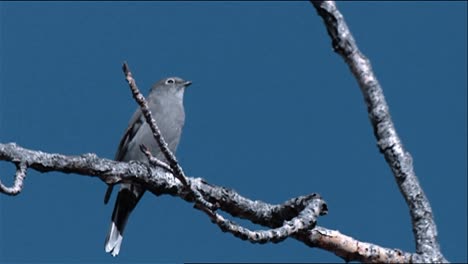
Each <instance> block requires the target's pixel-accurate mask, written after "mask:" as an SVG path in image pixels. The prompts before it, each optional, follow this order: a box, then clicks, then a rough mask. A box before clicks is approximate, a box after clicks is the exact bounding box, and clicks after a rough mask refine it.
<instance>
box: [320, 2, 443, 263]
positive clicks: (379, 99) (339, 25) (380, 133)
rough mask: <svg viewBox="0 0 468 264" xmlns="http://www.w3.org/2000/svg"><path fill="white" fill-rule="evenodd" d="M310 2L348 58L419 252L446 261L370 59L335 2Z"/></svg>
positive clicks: (337, 47)
mask: <svg viewBox="0 0 468 264" xmlns="http://www.w3.org/2000/svg"><path fill="white" fill-rule="evenodd" d="M311 2H312V4H313V6H314V7H315V8H316V10H317V12H318V14H319V15H320V16H321V17H322V18H323V21H324V23H325V25H326V27H327V31H328V34H329V35H330V37H331V39H332V46H333V49H334V50H335V52H336V53H338V54H339V55H341V57H342V58H343V59H344V60H345V62H346V64H348V66H349V68H350V69H351V72H352V73H353V75H354V77H355V78H356V80H357V81H358V83H359V87H360V88H361V92H362V94H363V96H364V100H365V102H366V104H367V111H368V113H369V119H370V121H371V123H372V127H373V129H374V135H375V137H376V139H377V143H378V146H379V149H380V151H381V153H383V154H384V157H385V160H386V161H387V163H388V165H389V166H390V168H391V170H392V172H393V175H394V176H395V179H396V182H397V184H398V187H399V188H400V191H401V193H402V195H403V197H404V198H405V200H406V203H407V205H408V207H409V209H410V215H411V221H412V224H413V233H414V236H415V240H416V252H417V253H418V254H421V256H422V257H423V259H421V260H423V261H430V262H440V261H442V262H447V260H446V259H445V258H444V256H443V255H442V253H441V251H440V246H439V243H438V241H437V227H436V224H435V222H434V219H433V216H432V209H431V206H430V204H429V200H428V199H427V197H426V195H425V194H424V191H423V189H422V188H421V186H420V184H419V181H418V178H417V177H416V174H415V172H414V168H413V162H412V158H411V155H410V153H409V152H407V151H406V150H405V148H404V147H403V144H402V142H401V140H400V138H399V137H398V134H397V132H396V129H395V126H394V124H393V121H392V119H391V116H390V111H389V108H388V105H387V102H386V101H385V97H384V94H383V90H382V87H381V86H380V84H379V82H378V80H377V77H376V76H375V74H374V72H373V71H372V67H371V64H370V61H369V60H368V59H367V58H366V57H365V56H364V55H363V54H362V53H361V52H360V51H359V49H358V46H357V44H356V42H355V40H354V38H353V35H352V34H351V32H350V30H349V28H348V26H347V24H346V22H345V20H344V18H343V15H342V14H341V13H340V11H339V10H338V9H337V7H336V4H335V2H334V1H311Z"/></svg>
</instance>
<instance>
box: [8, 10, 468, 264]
mask: <svg viewBox="0 0 468 264" xmlns="http://www.w3.org/2000/svg"><path fill="white" fill-rule="evenodd" d="M338 6H339V8H340V10H341V11H342V13H343V14H344V16H345V18H346V21H347V22H348V25H349V26H350V28H351V30H352V32H353V34H354V36H355V38H356V40H357V43H358V45H359V47H360V48H361V50H362V51H363V52H364V54H365V55H366V56H368V57H369V58H370V60H371V62H372V65H373V68H374V70H375V72H376V74H377V76H378V79H379V80H380V82H381V84H382V86H383V88H384V92H385V95H386V99H387V101H388V103H389V105H390V110H391V114H392V117H393V121H394V122H395V125H396V128H397V130H398V133H399V135H400V137H401V139H402V141H403V143H404V144H405V147H406V148H407V150H408V151H410V152H411V154H412V155H413V158H414V165H415V170H416V174H417V175H418V177H419V180H420V182H421V184H422V186H423V188H424V190H425V192H426V195H427V196H428V197H429V199H430V202H431V205H432V208H433V211H434V215H435V220H436V222H437V225H438V230H439V241H440V243H441V247H442V250H443V253H444V254H445V256H446V257H447V258H448V259H449V260H450V261H464V262H466V261H467V251H466V248H467V235H466V234H467V165H466V159H467V151H466V148H467V141H466V137H467V124H466V120H467V116H466V113H467V109H466V98H467V94H466V91H467V75H466V72H467V53H466V50H467V28H466V24H467V23H466V22H467V4H466V2H394V3H390V2H384V3H382V2H357V3H345V2H339V3H338ZM0 38H1V39H0V58H1V63H0V142H2V143H6V142H16V143H18V144H19V145H21V146H23V147H26V148H31V149H36V150H42V151H46V152H57V153H64V154H69V155H78V154H82V153H88V152H93V153H96V154H97V155H99V156H100V157H104V158H113V156H114V153H115V150H116V147H117V145H118V142H119V140H120V137H121V135H122V133H123V131H124V129H125V128H126V126H127V122H128V120H129V118H130V116H131V115H132V113H133V111H134V110H135V108H136V103H135V102H134V101H133V99H132V98H131V94H130V92H129V89H128V86H127V84H126V82H125V80H124V76H123V74H122V72H121V64H122V62H123V61H124V60H127V61H128V62H129V65H130V67H131V69H132V70H133V73H134V76H135V78H136V80H137V84H138V85H139V86H140V88H141V89H142V90H144V91H145V93H146V92H147V91H148V90H149V87H150V86H151V84H152V83H153V82H155V81H158V80H159V79H161V78H163V77H167V76H172V75H177V76H180V77H183V78H184V79H187V80H192V81H193V85H192V86H191V87H189V88H188V90H187V92H186V96H185V106H186V113H187V118H186V125H185V128H184V132H183V136H182V142H181V144H180V146H179V150H178V153H177V156H178V158H179V160H180V162H181V164H182V166H183V167H184V169H185V171H186V172H187V174H188V175H191V176H195V177H203V178H205V179H206V180H207V181H208V182H210V183H213V184H217V185H221V186H225V187H229V188H233V189H235V190H236V191H238V192H239V193H241V194H242V195H245V196H246V197H249V198H251V199H258V200H262V201H266V202H270V203H281V202H283V201H285V200H287V199H290V198H292V197H297V196H300V195H304V194H308V193H312V192H318V193H320V194H321V195H322V196H323V197H324V198H325V199H326V201H327V202H328V205H329V210H330V213H329V214H328V215H327V216H325V217H322V218H320V219H319V224H320V225H322V226H324V227H327V228H330V229H337V230H339V231H340V232H342V233H344V234H347V235H350V236H353V237H355V238H357V239H359V240H361V241H368V242H373V243H376V244H379V245H382V246H385V247H390V248H400V249H402V250H405V251H411V252H413V251H414V241H413V234H412V231H411V224H410V218H409V213H408V209H407V206H406V204H405V202H404V200H403V198H402V196H401V195H400V193H399V190H398V187H397V186H396V184H395V181H394V179H393V176H392V174H391V171H390V169H389V167H388V166H387V164H386V163H385V161H384V158H383V156H382V155H381V154H380V153H379V151H378V149H377V147H376V141H375V139H374V136H373V132H372V129H371V126H370V123H369V120H368V118H367V113H366V107H365V105H364V102H363V98H362V95H361V92H360V90H359V88H358V86H357V83H356V81H355V80H354V79H353V78H352V76H351V73H350V72H349V70H348V67H347V66H346V65H345V64H344V63H343V61H342V59H341V58H340V57H339V56H338V55H336V54H335V53H333V52H332V48H331V45H330V39H329V37H328V35H327V34H326V30H325V27H324V25H323V23H322V19H321V18H320V17H318V15H317V14H316V11H315V9H314V8H313V7H312V6H311V4H310V3H309V2H249V3H247V2H201V3H200V2H173V3H169V2H97V3H95V2H42V3H41V2H0ZM281 138H284V139H285V142H280V139H281ZM13 173H14V166H13V165H11V164H8V163H5V162H0V177H1V179H2V181H4V182H6V183H8V184H10V183H11V182H12V177H11V176H12V175H13ZM105 189H106V186H105V184H104V183H103V182H101V181H100V180H98V179H97V178H88V177H83V176H78V175H74V174H70V175H67V174H62V173H48V174H40V173H37V172H35V171H32V170H30V171H28V177H27V179H26V185H25V188H24V190H23V192H22V193H21V194H20V195H19V196H17V197H7V196H4V195H0V214H1V216H0V262H2V263H19V262H30V263H31V262H32V263H36V262H48V263H49V262H88V263H91V262H99V263H105V262H115V263H120V262H121V263H124V262H161V263H173V262H178V263H181V262H184V261H188V262H200V261H209V262H226V261H228V262H236V261H238V262H273V261H274V262H316V261H320V262H334V261H340V259H339V258H337V257H335V256H334V255H333V254H332V253H329V252H325V251H323V250H321V249H312V248H309V247H307V246H305V245H304V244H302V243H300V242H298V241H296V240H294V239H287V240H286V241H284V242H282V243H279V244H266V245H254V244H250V243H249V242H245V241H241V240H239V239H237V238H235V237H233V236H232V235H230V234H226V233H222V232H221V231H220V230H219V228H218V227H217V226H215V225H213V224H212V223H211V222H210V221H209V220H208V218H207V217H206V216H205V215H204V214H203V213H201V212H200V211H197V210H194V209H192V205H191V204H188V203H186V202H184V201H182V200H181V199H178V198H174V197H169V196H162V197H155V196H153V195H151V194H147V195H145V197H144V198H143V199H142V201H141V203H140V205H139V206H138V207H137V209H136V211H135V212H134V214H133V215H132V217H131V219H130V221H129V226H128V228H127V229H126V233H125V239H124V242H123V245H122V250H121V254H120V255H119V257H117V258H112V257H111V256H110V255H108V254H106V253H105V252H104V238H105V236H106V234H107V231H108V227H109V222H110V216H111V213H112V208H113V203H114V199H115V195H114V196H113V197H112V201H111V203H110V205H107V206H105V205H104V204H103V202H102V201H103V196H104V192H105ZM248 226H250V227H252V225H248ZM256 228H259V227H256Z"/></svg>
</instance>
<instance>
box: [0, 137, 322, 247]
mask: <svg viewBox="0 0 468 264" xmlns="http://www.w3.org/2000/svg"><path fill="white" fill-rule="evenodd" d="M0 160H5V161H10V162H14V163H18V164H24V166H23V167H22V171H24V172H23V173H25V171H26V169H27V168H32V169H35V170H37V171H39V172H50V171H59V172H63V173H76V174H80V175H86V176H95V177H99V178H100V179H101V180H102V181H104V182H106V183H108V184H115V183H120V182H125V183H130V182H137V183H139V184H141V185H142V186H144V187H145V188H146V189H147V190H148V191H150V192H152V193H153V194H155V195H161V194H169V195H173V196H179V197H181V198H182V199H184V200H185V201H187V202H191V203H193V202H196V200H195V199H194V196H193V192H192V191H191V190H189V189H187V188H186V187H185V185H183V184H182V183H181V182H180V181H179V180H177V178H175V177H174V175H173V174H172V173H171V172H169V171H167V170H166V169H165V168H162V167H152V168H149V169H150V171H151V174H148V167H147V166H145V165H143V164H141V163H131V162H129V163H126V162H118V161H114V160H109V159H101V158H99V157H97V156H96V155H95V154H84V155H80V156H65V155H61V154H51V153H45V152H41V151H33V150H29V149H25V148H22V147H20V146H17V145H16V144H14V143H9V144H1V143H0ZM186 179H187V181H188V184H189V186H191V188H193V189H195V190H196V191H197V192H198V193H200V194H201V195H202V196H203V198H204V199H205V200H206V201H208V202H210V203H213V204H217V205H218V206H219V209H221V210H223V211H225V212H227V213H229V214H231V215H232V216H235V217H240V218H244V219H248V220H250V221H252V222H254V223H258V224H261V225H263V226H268V227H272V228H274V229H271V230H265V231H251V230H249V229H246V228H244V227H241V226H239V225H238V224H236V223H234V222H232V221H229V220H226V219H224V217H222V216H220V215H219V214H217V213H215V212H212V211H211V210H209V208H206V207H204V206H200V204H198V203H197V204H196V205H197V206H196V208H197V209H200V210H202V211H204V212H205V213H207V214H208V215H209V216H210V218H211V219H212V221H213V222H214V223H216V224H217V225H218V226H219V227H220V228H221V230H222V231H224V232H229V233H232V234H233V235H235V236H237V237H239V238H241V239H246V240H249V241H250V242H252V243H266V242H279V241H281V240H284V239H286V238H287V237H289V236H292V235H294V234H296V233H304V232H307V230H311V229H312V228H314V227H315V224H316V220H317V217H318V216H320V215H323V214H325V213H326V212H327V206H326V204H325V202H324V201H323V199H322V198H321V197H320V196H319V195H316V194H311V195H306V196H301V197H298V198H295V199H291V200H289V201H287V202H285V203H284V204H282V205H270V204H267V203H264V202H261V201H252V200H249V199H247V198H245V197H242V196H241V195H239V194H237V193H236V192H235V191H233V190H230V189H226V188H223V187H218V186H214V185H210V184H208V183H206V182H205V181H203V180H202V179H201V178H190V177H187V178H186ZM4 189H5V190H7V189H9V188H7V187H5V188H3V187H2V192H5V191H3V190H4ZM5 193H6V192H5Z"/></svg>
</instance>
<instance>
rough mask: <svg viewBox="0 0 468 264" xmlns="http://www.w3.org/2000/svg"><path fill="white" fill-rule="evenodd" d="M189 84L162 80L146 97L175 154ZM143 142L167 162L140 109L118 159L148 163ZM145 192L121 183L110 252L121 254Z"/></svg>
mask: <svg viewBox="0 0 468 264" xmlns="http://www.w3.org/2000/svg"><path fill="white" fill-rule="evenodd" d="M190 84H191V82H190V81H185V80H183V79H181V78H179V77H170V78H166V79H162V80H160V81H159V82H157V83H156V84H154V85H153V87H152V88H151V91H150V93H149V95H148V97H147V98H146V100H147V102H148V107H149V109H150V110H151V113H152V115H153V118H154V119H155V120H156V124H157V125H158V127H159V130H160V131H161V135H162V136H163V138H164V139H165V141H166V143H167V145H168V147H169V150H171V151H172V153H175V151H176V149H177V145H178V144H179V141H180V136H181V133H182V128H183V126H184V121H185V112H184V105H183V99H184V91H185V88H186V87H187V86H189V85H190ZM141 144H143V145H145V146H146V147H147V148H148V149H149V150H150V151H151V153H152V155H153V156H154V157H155V158H157V159H159V160H161V161H163V162H165V163H168V161H167V160H166V158H165V157H164V154H163V153H162V152H161V150H160V148H159V146H158V143H157V142H156V140H155V139H154V137H153V134H152V132H151V129H150V127H149V125H148V124H147V123H146V121H145V118H144V116H143V115H142V113H141V110H140V108H137V110H136V111H135V113H134V114H133V116H132V118H131V119H130V122H129V125H128V128H127V130H126V131H125V134H124V135H123V137H122V139H121V140H120V144H119V147H118V149H117V153H116V155H115V160H117V161H139V162H143V163H146V164H148V160H147V158H146V156H145V154H144V153H143V152H142V151H141V150H140V145H141ZM111 191H112V186H109V189H108V191H107V193H106V197H105V198H104V202H105V203H107V202H108V200H109V197H110V193H111ZM144 193H145V189H144V188H143V187H142V186H141V185H139V184H121V188H120V191H119V194H118V195H117V200H116V202H115V207H114V211H113V213H112V222H111V225H110V230H109V233H108V235H107V237H106V243H105V249H106V252H109V253H111V254H112V255H113V256H116V255H118V254H119V251H120V246H121V244H122V239H123V231H124V229H125V225H126V223H127V220H128V217H129V216H130V213H131V212H132V211H133V209H134V208H135V206H136V205H137V203H138V201H139V200H140V199H141V197H142V196H143V194H144Z"/></svg>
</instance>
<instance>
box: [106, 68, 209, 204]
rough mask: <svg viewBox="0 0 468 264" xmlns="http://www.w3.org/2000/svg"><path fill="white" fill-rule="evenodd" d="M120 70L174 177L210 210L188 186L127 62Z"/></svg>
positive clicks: (196, 192)
mask: <svg viewBox="0 0 468 264" xmlns="http://www.w3.org/2000/svg"><path fill="white" fill-rule="evenodd" d="M122 70H123V72H124V74H125V79H126V80H127V82H128V85H129V87H130V90H131V91H132V95H133V98H134V99H135V101H137V103H138V104H139V105H140V109H141V113H142V114H143V116H144V117H145V120H146V123H148V125H149V127H150V129H151V132H152V133H153V137H154V139H155V140H156V142H157V143H158V146H159V148H160V149H161V152H162V153H163V154H164V156H165V157H166V160H167V161H168V162H169V166H170V167H171V169H172V170H173V171H174V174H173V175H174V177H176V178H177V179H178V180H179V181H180V182H182V184H183V185H184V186H185V187H186V188H187V189H189V190H190V191H191V192H192V195H193V196H194V198H195V200H196V201H197V202H198V203H200V204H201V205H203V206H204V207H206V208H209V209H210V210H214V209H215V205H213V204H211V203H209V202H207V201H206V200H205V199H203V197H202V196H201V195H200V193H199V192H198V191H197V190H194V189H191V188H190V186H189V185H188V182H187V179H186V178H187V177H186V176H185V173H184V171H183V169H182V167H181V166H180V165H179V162H178V161H177V158H176V156H175V155H174V153H172V151H171V150H170V149H169V147H168V146H167V143H166V141H165V140H164V137H163V136H162V135H161V131H160V130H159V128H158V125H157V124H156V120H154V118H153V116H152V114H151V110H150V109H149V107H148V103H147V102H146V99H145V97H144V96H143V95H142V94H141V92H140V89H138V86H137V85H136V81H135V79H134V78H133V75H132V72H131V71H130V67H129V66H128V64H127V62H124V64H123V66H122ZM142 151H143V150H142ZM143 152H144V151H143ZM148 154H151V153H148ZM147 156H148V157H150V156H151V155H147ZM106 197H107V194H106Z"/></svg>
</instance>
